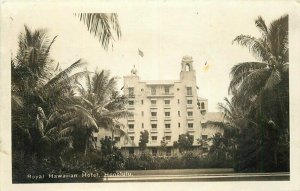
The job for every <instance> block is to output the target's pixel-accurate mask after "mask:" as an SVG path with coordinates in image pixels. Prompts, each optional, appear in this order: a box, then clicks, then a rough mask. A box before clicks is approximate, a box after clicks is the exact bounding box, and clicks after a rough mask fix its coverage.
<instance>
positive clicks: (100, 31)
mask: <svg viewBox="0 0 300 191" xmlns="http://www.w3.org/2000/svg"><path fill="white" fill-rule="evenodd" d="M75 15H76V16H78V17H79V19H80V21H82V22H83V23H84V24H85V25H86V27H87V29H88V31H89V32H90V33H91V34H92V35H94V36H95V37H97V38H98V40H99V42H100V43H101V44H102V46H103V48H104V49H106V50H107V49H108V48H109V46H110V45H111V46H112V47H113V43H112V41H115V38H114V36H115V35H116V36H117V38H118V39H119V38H120V37H121V34H122V33H121V28H120V25H119V20H118V15H117V14H116V13H77V14H75ZM114 32H115V34H114Z"/></svg>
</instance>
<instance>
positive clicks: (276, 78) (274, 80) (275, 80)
mask: <svg viewBox="0 0 300 191" xmlns="http://www.w3.org/2000/svg"><path fill="white" fill-rule="evenodd" d="M280 82H281V74H280V72H279V71H278V70H273V71H272V73H271V75H270V77H269V78H268V79H267V82H266V84H265V87H264V89H273V88H274V87H275V86H276V85H277V84H279V83H280Z"/></svg>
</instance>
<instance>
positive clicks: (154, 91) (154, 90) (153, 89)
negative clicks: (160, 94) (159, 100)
mask: <svg viewBox="0 0 300 191" xmlns="http://www.w3.org/2000/svg"><path fill="white" fill-rule="evenodd" d="M151 95H156V88H155V87H152V88H151Z"/></svg>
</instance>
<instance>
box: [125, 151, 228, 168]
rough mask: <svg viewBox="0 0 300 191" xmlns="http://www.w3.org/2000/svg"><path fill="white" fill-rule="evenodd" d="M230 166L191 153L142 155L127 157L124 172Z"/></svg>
mask: <svg viewBox="0 0 300 191" xmlns="http://www.w3.org/2000/svg"><path fill="white" fill-rule="evenodd" d="M232 166H233V165H232V160H214V159H212V158H210V157H209V156H201V155H197V154H195V153H193V152H185V153H183V154H182V155H181V156H172V157H166V156H163V157H155V156H152V155H150V154H146V153H143V154H142V155H140V156H137V155H132V156H129V157H128V158H126V160H125V169H126V170H154V169H195V168H232Z"/></svg>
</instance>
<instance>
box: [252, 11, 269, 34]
mask: <svg viewBox="0 0 300 191" xmlns="http://www.w3.org/2000/svg"><path fill="white" fill-rule="evenodd" d="M255 24H256V26H257V27H258V28H259V29H260V31H261V32H262V35H263V36H264V37H265V38H266V37H267V36H268V33H269V31H268V27H267V25H266V23H265V20H264V19H263V18H262V17H261V16H259V17H258V18H257V19H256V21H255Z"/></svg>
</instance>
